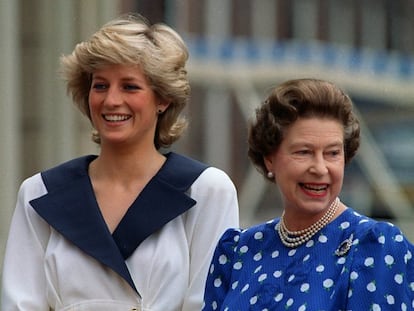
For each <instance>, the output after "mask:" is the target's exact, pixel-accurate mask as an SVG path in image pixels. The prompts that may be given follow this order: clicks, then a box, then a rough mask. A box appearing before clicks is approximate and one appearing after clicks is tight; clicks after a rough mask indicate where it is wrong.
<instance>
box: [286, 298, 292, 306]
mask: <svg viewBox="0 0 414 311" xmlns="http://www.w3.org/2000/svg"><path fill="white" fill-rule="evenodd" d="M291 305H293V299H292V298H289V299H288V301H286V306H288V307H290V306H291Z"/></svg>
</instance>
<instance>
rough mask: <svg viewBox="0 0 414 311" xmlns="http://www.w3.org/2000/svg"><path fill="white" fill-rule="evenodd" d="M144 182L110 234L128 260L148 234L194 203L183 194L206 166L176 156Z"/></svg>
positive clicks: (168, 158) (170, 155)
mask: <svg viewBox="0 0 414 311" xmlns="http://www.w3.org/2000/svg"><path fill="white" fill-rule="evenodd" d="M166 156H167V161H166V163H165V164H164V166H163V167H162V168H161V170H160V171H159V172H158V174H157V175H156V176H154V178H153V179H152V180H151V181H150V182H149V183H148V185H147V186H146V187H145V189H144V190H143V191H142V192H141V194H140V195H139V197H138V198H137V200H136V201H135V202H134V204H133V205H132V206H131V207H130V208H129V210H128V212H127V215H125V217H124V218H123V219H122V221H121V222H120V224H119V225H118V227H117V228H116V230H115V231H114V233H113V237H114V239H115V241H116V243H117V244H118V247H119V249H120V251H121V253H122V255H123V256H124V258H125V259H126V258H128V257H129V256H130V255H131V254H132V253H133V252H134V251H135V249H136V248H137V247H138V246H139V244H141V242H142V241H144V240H145V239H146V238H147V237H149V236H150V235H151V234H152V233H154V232H156V231H158V230H159V229H161V228H162V227H163V226H164V225H165V224H166V223H168V222H169V221H171V220H172V219H174V218H176V217H177V216H178V215H181V214H182V213H184V212H185V211H187V210H188V209H190V208H191V207H192V206H193V205H195V204H196V201H194V200H193V199H192V198H190V197H189V196H188V195H187V194H186V193H185V192H186V191H187V190H188V189H189V188H190V186H191V185H192V183H193V182H194V180H195V179H196V178H197V177H198V176H199V175H200V174H201V172H202V171H203V170H204V169H206V167H207V166H206V165H205V164H203V163H200V162H198V161H195V160H193V159H189V158H187V157H184V156H182V155H178V154H176V153H169V154H167V155H166Z"/></svg>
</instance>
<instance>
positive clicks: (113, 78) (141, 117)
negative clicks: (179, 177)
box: [89, 65, 167, 145]
mask: <svg viewBox="0 0 414 311" xmlns="http://www.w3.org/2000/svg"><path fill="white" fill-rule="evenodd" d="M166 107H167V105H166V104H165V103H163V101H161V100H160V99H159V98H158V97H157V95H156V94H155V93H154V91H153V90H152V88H151V86H150V85H149V83H148V81H147V79H146V77H145V75H144V74H143V73H142V71H141V69H140V68H139V67H137V66H126V65H108V66H105V67H103V68H101V69H99V70H97V71H95V72H94V73H93V75H92V84H91V88H90V91H89V109H90V113H91V120H92V123H93V125H94V127H95V129H96V130H97V131H98V133H99V135H100V138H101V145H104V144H105V143H139V144H141V143H143V142H146V143H150V144H153V141H154V135H155V128H156V124H157V119H158V114H157V112H158V110H159V109H161V110H165V109H166Z"/></svg>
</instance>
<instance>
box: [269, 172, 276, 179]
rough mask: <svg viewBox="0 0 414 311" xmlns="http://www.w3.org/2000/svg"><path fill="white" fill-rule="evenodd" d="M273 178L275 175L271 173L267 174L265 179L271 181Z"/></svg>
mask: <svg viewBox="0 0 414 311" xmlns="http://www.w3.org/2000/svg"><path fill="white" fill-rule="evenodd" d="M274 177H275V174H273V172H267V178H269V179H273V178H274Z"/></svg>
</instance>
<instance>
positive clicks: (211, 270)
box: [210, 264, 214, 274]
mask: <svg viewBox="0 0 414 311" xmlns="http://www.w3.org/2000/svg"><path fill="white" fill-rule="evenodd" d="M213 272H214V264H211V266H210V274H213Z"/></svg>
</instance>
